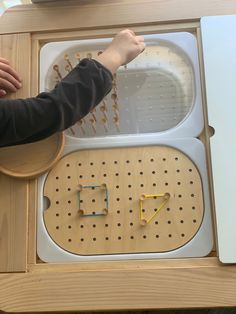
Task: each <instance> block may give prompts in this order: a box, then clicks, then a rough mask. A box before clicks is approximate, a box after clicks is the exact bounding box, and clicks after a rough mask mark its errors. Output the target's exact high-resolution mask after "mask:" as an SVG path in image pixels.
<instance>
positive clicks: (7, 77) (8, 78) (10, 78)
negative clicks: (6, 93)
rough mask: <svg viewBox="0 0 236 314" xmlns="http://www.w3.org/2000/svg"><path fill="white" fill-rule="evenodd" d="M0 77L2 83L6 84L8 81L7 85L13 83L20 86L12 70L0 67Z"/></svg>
mask: <svg viewBox="0 0 236 314" xmlns="http://www.w3.org/2000/svg"><path fill="white" fill-rule="evenodd" d="M0 79H2V80H3V81H4V85H6V84H7V83H6V82H8V83H9V84H10V85H9V86H11V85H13V86H14V87H15V88H21V86H22V85H21V83H20V81H19V80H18V79H17V78H16V77H15V73H14V70H12V71H9V72H5V71H3V70H1V69H0ZM2 84H3V83H2ZM0 86H1V85H0Z"/></svg>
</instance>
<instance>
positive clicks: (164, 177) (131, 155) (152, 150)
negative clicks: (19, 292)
mask: <svg viewBox="0 0 236 314" xmlns="http://www.w3.org/2000/svg"><path fill="white" fill-rule="evenodd" d="M102 184H106V187H107V196H108V200H107V199H106V194H105V189H100V188H92V187H95V186H101V185H102ZM79 186H80V187H81V186H83V187H84V186H90V187H91V188H85V189H82V191H79ZM161 193H169V194H170V198H169V199H168V201H167V202H166V204H165V205H164V206H163V207H162V208H161V210H160V211H159V212H158V213H157V214H156V216H155V217H154V218H153V219H151V221H150V222H149V223H147V224H145V225H144V226H143V225H142V224H141V221H140V196H141V195H143V194H154V195H155V194H161ZM44 196H46V197H47V198H48V201H49V207H48V209H46V210H44V222H45V226H46V228H47V231H48V233H49V235H50V236H51V238H52V239H53V241H55V242H56V243H57V244H58V245H59V246H60V247H61V248H63V249H65V250H66V251H69V252H72V253H75V254H80V255H96V254H116V253H117V254H118V253H141V252H142V253H145V252H167V251H171V250H174V249H177V248H180V247H182V246H183V245H185V244H186V243H187V242H189V241H190V240H191V239H192V238H193V237H194V235H195V234H196V233H197V231H198V230H199V228H200V225H201V223H202V219H203V215H204V202H203V194H202V183H201V178H200V175H199V172H198V170H197V168H196V166H195V165H194V164H193V163H192V161H191V160H190V159H189V158H188V157H187V156H186V155H184V154H183V153H182V152H180V151H178V150H176V149H173V148H170V147H164V146H150V147H132V148H112V149H98V150H84V151H77V152H74V153H71V154H69V155H67V156H65V157H64V158H62V159H61V160H60V162H59V163H58V164H57V165H56V167H55V168H54V169H53V170H51V172H50V173H49V174H48V177H47V179H46V181H45V186H44ZM79 201H80V204H79ZM162 202H163V198H161V197H160V198H149V199H147V200H145V202H144V204H143V208H144V210H145V211H144V212H143V216H144V217H145V218H148V217H150V216H151V215H152V214H153V213H154V211H155V210H157V209H158V208H159V206H160V205H161V204H162ZM106 203H108V214H107V215H100V214H101V212H102V209H103V208H104V207H106ZM81 207H82V208H83V210H84V213H85V216H81V215H80V214H79V208H81Z"/></svg>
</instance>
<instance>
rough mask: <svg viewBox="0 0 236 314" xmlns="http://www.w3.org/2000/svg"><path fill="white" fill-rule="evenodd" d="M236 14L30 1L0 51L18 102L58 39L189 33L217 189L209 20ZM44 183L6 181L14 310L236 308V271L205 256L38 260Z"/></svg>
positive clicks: (0, 212)
mask: <svg viewBox="0 0 236 314" xmlns="http://www.w3.org/2000/svg"><path fill="white" fill-rule="evenodd" d="M233 13H236V3H235V1H233V0H229V1H227V2H225V1H221V0H208V1H205V0H199V1H198V2H196V1H195V0H188V1H184V0H170V1H161V0H156V1H150V0H147V1H144V0H143V1H142V0H132V1H128V0H115V1H111V0H97V1H95V0H94V1H92V0H91V1H88V2H87V1H80V2H78V1H70V0H67V1H66V4H63V3H61V4H60V5H59V4H57V6H55V4H45V5H23V6H18V7H14V8H12V9H10V10H8V11H7V12H6V13H5V14H4V15H3V16H2V18H1V19H0V34H1V35H0V55H1V56H2V57H5V58H7V59H9V60H10V61H11V62H12V64H13V65H14V67H15V68H16V69H17V71H18V72H20V73H21V75H22V77H23V83H24V87H23V88H22V89H21V90H20V91H19V92H18V93H17V94H16V95H14V96H13V97H17V98H18V97H28V96H30V95H36V94H37V92H38V52H39V49H40V47H41V46H42V45H43V44H44V43H46V42H50V41H55V40H65V39H66V40H70V39H80V38H99V37H104V36H113V35H114V34H116V33H117V32H118V31H119V30H120V29H123V28H124V27H129V28H132V29H133V30H134V31H135V32H137V33H142V34H148V33H157V32H173V31H189V32H192V33H194V34H195V35H196V36H197V39H198V44H199V54H200V69H201V83H202V91H203V93H202V98H203V104H204V112H205V130H204V132H203V134H202V135H201V140H202V141H203V142H204V143H205V146H206V149H207V157H208V170H209V178H210V181H211V182H210V188H211V201H212V210H213V213H214V196H213V189H212V174H211V162H210V149H209V136H210V135H211V134H210V131H209V128H208V123H207V108H206V98H205V89H204V87H205V84H204V71H203V58H202V53H201V34H200V17H202V16H206V15H219V14H233ZM36 200H37V180H36V179H34V180H19V179H14V178H10V177H7V176H5V175H0V272H1V274H0V310H2V311H6V312H24V313H26V312H44V311H47V312H48V311H57V312H60V311H94V310H100V311H101V310H110V311H115V310H131V309H132V310H134V309H139V310H140V309H166V308H169V309H170V308H171V309H174V308H175V309H176V308H203V307H232V306H236V292H235V291H236V266H234V265H228V266H224V265H222V264H220V262H219V261H218V258H217V256H216V253H215V252H212V254H211V256H209V257H205V258H191V259H173V260H142V261H114V262H93V263H91V262H89V263H86V262H83V263H75V264H44V263H42V262H40V261H38V260H37V256H36V208H37V206H36Z"/></svg>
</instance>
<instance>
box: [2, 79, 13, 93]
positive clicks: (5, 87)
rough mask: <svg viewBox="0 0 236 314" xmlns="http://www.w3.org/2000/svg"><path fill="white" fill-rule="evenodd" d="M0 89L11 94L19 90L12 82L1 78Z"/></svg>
mask: <svg viewBox="0 0 236 314" xmlns="http://www.w3.org/2000/svg"><path fill="white" fill-rule="evenodd" d="M0 88H1V89H3V90H7V91H9V92H16V91H17V88H16V87H15V85H13V84H12V83H11V82H10V81H8V80H5V79H3V78H1V77H0Z"/></svg>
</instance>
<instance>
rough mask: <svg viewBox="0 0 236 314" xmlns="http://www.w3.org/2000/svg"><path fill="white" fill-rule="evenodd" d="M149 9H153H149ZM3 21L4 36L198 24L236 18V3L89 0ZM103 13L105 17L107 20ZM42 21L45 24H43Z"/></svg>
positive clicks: (35, 8)
mask: <svg viewBox="0 0 236 314" xmlns="http://www.w3.org/2000/svg"><path fill="white" fill-rule="evenodd" d="M149 8H150V9H149ZM8 12H9V13H10V14H4V15H3V16H2V18H1V20H0V32H1V33H14V32H25V31H28V30H29V25H30V26H31V32H36V31H40V32H42V31H55V30H61V29H64V30H66V29H67V30H73V29H85V28H86V29H88V28H91V27H93V28H104V27H105V28H110V27H112V26H114V25H115V24H116V25H119V26H124V25H126V26H128V25H134V24H144V23H158V22H159V23H160V22H167V21H172V22H174V21H183V20H197V19H199V18H200V17H202V16H207V15H221V14H235V13H236V3H235V1H234V0H228V1H222V0H208V1H205V0H199V1H195V0H188V1H186V0H169V1H168V2H167V1H163V0H155V1H154V0H152V1H150V0H147V1H142V0H132V1H130V0H115V1H113V0H96V1H95V0H90V1H75V0H74V1H70V0H67V1H57V3H56V6H55V3H49V4H41V5H33V4H32V5H22V6H16V7H13V8H10V9H9V11H8ZM104 12H109V14H106V13H105V15H106V17H105V19H104ZM42 21H43V23H42Z"/></svg>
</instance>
